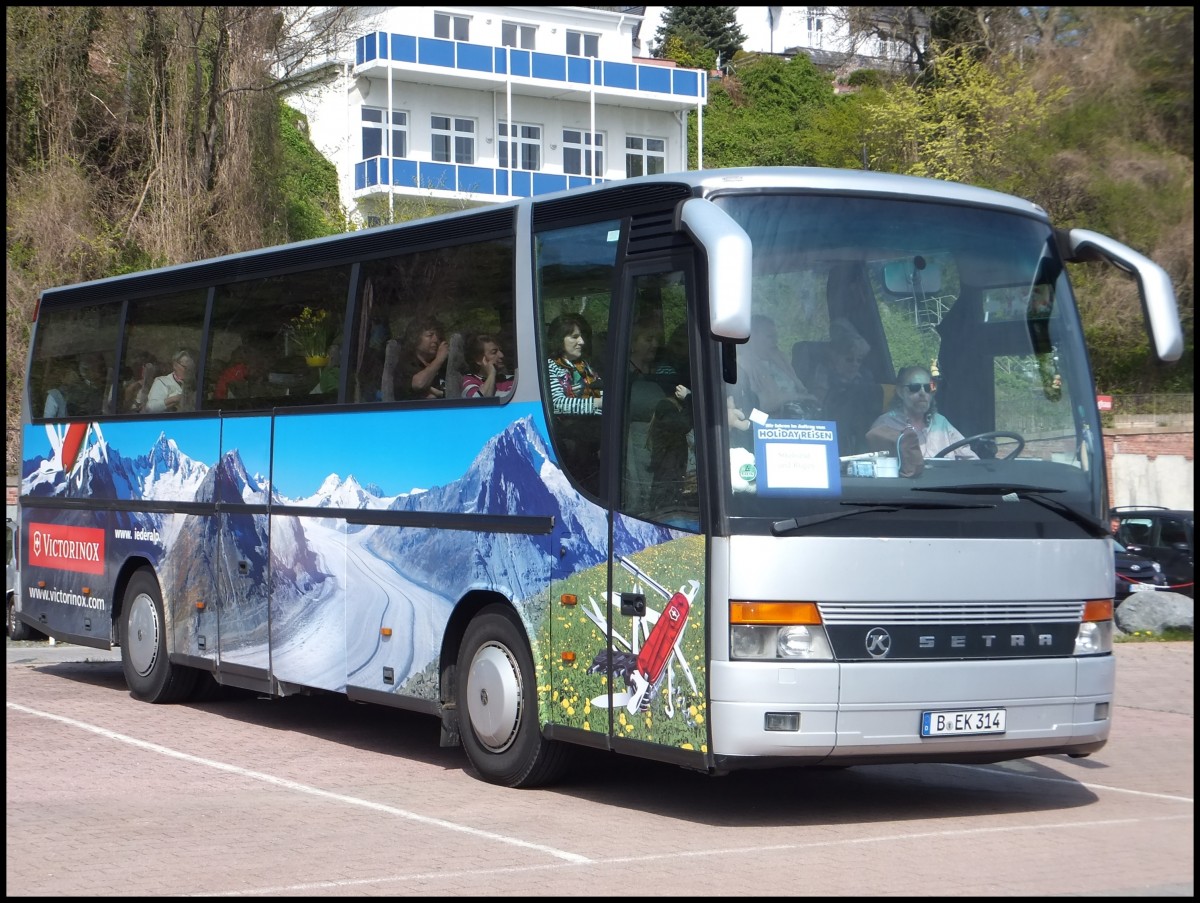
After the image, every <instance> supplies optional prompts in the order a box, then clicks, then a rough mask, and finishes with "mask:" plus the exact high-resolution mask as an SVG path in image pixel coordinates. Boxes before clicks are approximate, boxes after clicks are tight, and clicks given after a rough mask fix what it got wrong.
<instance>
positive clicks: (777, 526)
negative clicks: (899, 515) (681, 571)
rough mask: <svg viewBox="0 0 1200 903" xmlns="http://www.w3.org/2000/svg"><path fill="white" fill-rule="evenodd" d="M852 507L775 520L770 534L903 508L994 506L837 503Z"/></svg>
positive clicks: (939, 503) (929, 503)
mask: <svg viewBox="0 0 1200 903" xmlns="http://www.w3.org/2000/svg"><path fill="white" fill-rule="evenodd" d="M839 504H842V505H846V506H848V507H853V509H854V510H853V511H826V512H825V513H824V514H810V515H809V516H808V517H789V518H788V519H787V520H777V521H775V523H773V524H771V532H772V533H773V534H774V535H776V536H783V535H785V534H787V533H791V532H792V531H794V530H800V529H802V528H804V527H813V526H816V525H817V524H824V523H827V522H829V521H831V520H841V519H842V518H843V517H853V516H854V515H856V514H867V513H878V514H891V513H892V512H894V511H900V510H901V509H904V508H919V509H922V510H938V509H941V510H945V509H948V508H950V509H955V510H959V509H963V508H995V507H996V506H995V505H988V504H982V505H967V504H963V503H961V502H839Z"/></svg>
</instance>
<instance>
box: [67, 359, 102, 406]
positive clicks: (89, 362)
mask: <svg viewBox="0 0 1200 903" xmlns="http://www.w3.org/2000/svg"><path fill="white" fill-rule="evenodd" d="M111 398H112V387H111V386H110V385H109V383H108V364H106V363H105V361H104V355H103V354H101V353H100V352H98V351H96V352H91V353H88V354H82V355H80V356H79V380H78V381H77V382H76V383H75V385H74V387H73V389H72V391H71V393H70V394H69V395H68V396H67V404H68V405H69V406H70V408H71V412H72V413H73V414H100V413H105V414H110V413H112V411H111V410H110V408H111Z"/></svg>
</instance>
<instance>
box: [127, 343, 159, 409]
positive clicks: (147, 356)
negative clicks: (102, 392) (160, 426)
mask: <svg viewBox="0 0 1200 903" xmlns="http://www.w3.org/2000/svg"><path fill="white" fill-rule="evenodd" d="M157 375H158V362H157V361H155V360H154V355H152V354H151V353H150V352H149V351H135V352H132V353H130V354H129V355H128V356H127V357H126V366H125V371H124V380H123V381H122V383H121V412H122V413H134V414H136V413H137V412H139V411H141V410H142V408H144V407H145V406H146V398H147V397H148V396H149V395H150V386H151V384H152V383H153V382H154V377H155V376H157Z"/></svg>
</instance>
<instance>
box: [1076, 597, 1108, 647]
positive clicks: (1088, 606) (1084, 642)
mask: <svg viewBox="0 0 1200 903" xmlns="http://www.w3.org/2000/svg"><path fill="white" fill-rule="evenodd" d="M1112 619H1113V601H1112V599H1089V600H1088V601H1087V602H1085V603H1084V606H1083V622H1082V623H1081V624H1080V625H1079V631H1078V632H1077V633H1076V634H1075V654H1076V655H1104V654H1106V653H1109V652H1112V648H1113V642H1112V638H1113V622H1112Z"/></svg>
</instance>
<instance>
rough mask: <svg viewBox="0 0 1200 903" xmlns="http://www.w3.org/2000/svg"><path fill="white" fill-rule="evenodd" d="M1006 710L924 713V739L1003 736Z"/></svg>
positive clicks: (922, 728) (922, 724)
mask: <svg viewBox="0 0 1200 903" xmlns="http://www.w3.org/2000/svg"><path fill="white" fill-rule="evenodd" d="M1004 714H1005V712H1004V709H964V710H961V711H953V712H922V713H921V736H922V737H962V736H966V735H969V734H1003V733H1004Z"/></svg>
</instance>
